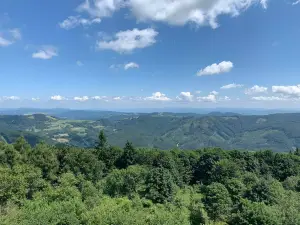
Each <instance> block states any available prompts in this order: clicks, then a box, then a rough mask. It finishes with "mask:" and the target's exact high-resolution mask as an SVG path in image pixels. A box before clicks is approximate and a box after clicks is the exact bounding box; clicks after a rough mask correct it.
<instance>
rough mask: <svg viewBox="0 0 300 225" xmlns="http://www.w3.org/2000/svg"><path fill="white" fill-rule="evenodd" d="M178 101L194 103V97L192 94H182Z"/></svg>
mask: <svg viewBox="0 0 300 225" xmlns="http://www.w3.org/2000/svg"><path fill="white" fill-rule="evenodd" d="M176 99H178V100H179V101H188V102H192V101H193V99H194V96H193V95H192V94H191V92H180V94H179V96H177V97H176Z"/></svg>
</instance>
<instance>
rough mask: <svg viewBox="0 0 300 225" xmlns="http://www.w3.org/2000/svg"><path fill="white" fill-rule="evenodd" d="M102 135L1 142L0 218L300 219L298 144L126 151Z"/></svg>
mask: <svg viewBox="0 0 300 225" xmlns="http://www.w3.org/2000/svg"><path fill="white" fill-rule="evenodd" d="M18 118H19V117H16V119H18ZM35 119H38V120H39V121H48V120H49V118H47V117H43V116H38V117H36V118H35ZM130 121H131V120H130ZM0 122H1V117H0ZM39 126H42V124H40V125H39ZM154 128H155V127H153V129H154ZM102 134H103V135H102V137H101V133H100V139H101V140H102V142H101V143H104V144H103V145H101V147H99V148H98V149H87V148H78V147H72V146H71V145H56V146H52V145H48V144H45V143H40V144H38V145H36V146H35V147H31V146H30V145H29V144H28V143H27V142H26V141H25V140H26V137H25V138H22V137H21V138H16V142H15V143H14V144H7V143H3V142H0V224H1V225H2V224H5V225H8V224H21V225H23V224H24V225H25V224H26V225H29V224H30V225H31V224H33V225H34V224H49V225H50V224H51V225H52V224H53V225H54V224H55V225H57V224H59V225H65V224H84V225H88V224H97V225H98V224H100V225H101V224H103V225H138V224H140V225H142V224H143V225H144V224H149V225H157V224H161V225H173V224H175V225H176V224H178V225H179V224H180V225H181V224H183V225H200V224H214V225H225V224H228V225H231V224H232V225H233V224H234V225H235V224H238V225H300V214H299V211H300V170H299V165H300V163H299V162H300V156H299V155H298V154H297V151H296V152H294V153H290V154H285V153H273V152H271V151H260V152H243V151H236V150H235V151H223V150H221V149H203V150H193V151H183V150H179V149H175V150H171V151H162V150H159V149H151V148H143V149H140V148H137V149H136V148H134V147H133V145H132V144H131V143H129V142H127V143H126V145H125V147H124V149H120V148H118V147H114V146H109V145H108V144H107V141H106V137H105V135H104V133H103V132H102ZM109 137H111V136H109Z"/></svg>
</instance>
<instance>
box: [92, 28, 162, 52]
mask: <svg viewBox="0 0 300 225" xmlns="http://www.w3.org/2000/svg"><path fill="white" fill-rule="evenodd" d="M157 34H158V32H156V31H155V30H154V29H152V28H147V29H144V30H139V29H136V28H135V29H133V30H126V31H120V32H118V33H116V34H115V38H114V39H112V40H110V41H106V40H101V41H98V42H97V48H98V49H110V50H113V51H116V52H118V53H130V52H132V51H133V50H135V49H141V48H146V47H149V46H151V45H153V44H155V42H156V40H155V37H156V36H157Z"/></svg>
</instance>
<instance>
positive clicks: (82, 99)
mask: <svg viewBox="0 0 300 225" xmlns="http://www.w3.org/2000/svg"><path fill="white" fill-rule="evenodd" d="M87 100H89V97H88V96H82V97H74V101H78V102H85V101H87Z"/></svg>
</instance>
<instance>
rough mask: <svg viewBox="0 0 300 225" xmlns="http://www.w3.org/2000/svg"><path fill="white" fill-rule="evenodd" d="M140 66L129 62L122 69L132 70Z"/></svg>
mask: <svg viewBox="0 0 300 225" xmlns="http://www.w3.org/2000/svg"><path fill="white" fill-rule="evenodd" d="M139 67H140V66H139V65H138V64H137V63H135V62H130V63H127V64H125V65H124V69H125V70H128V69H134V68H139Z"/></svg>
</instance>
